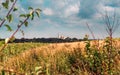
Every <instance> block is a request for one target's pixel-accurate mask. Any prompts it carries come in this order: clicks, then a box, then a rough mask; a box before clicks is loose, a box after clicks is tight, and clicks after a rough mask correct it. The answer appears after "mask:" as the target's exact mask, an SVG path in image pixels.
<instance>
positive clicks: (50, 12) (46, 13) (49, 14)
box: [43, 8, 54, 16]
mask: <svg viewBox="0 0 120 75" xmlns="http://www.w3.org/2000/svg"><path fill="white" fill-rule="evenodd" d="M43 14H44V15H47V16H52V15H53V14H54V12H53V10H52V9H51V8H45V9H44V10H43Z"/></svg>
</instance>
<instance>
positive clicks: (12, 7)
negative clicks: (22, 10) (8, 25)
mask: <svg viewBox="0 0 120 75" xmlns="http://www.w3.org/2000/svg"><path fill="white" fill-rule="evenodd" d="M16 2H17V0H15V1H14V3H13V4H12V6H11V8H10V10H9V11H8V13H7V15H6V17H7V16H9V15H10V13H11V12H12V10H13V9H14V6H15V4H16ZM5 21H6V20H5V19H3V21H2V22H1V23H0V27H1V26H2V25H3V24H4V23H5Z"/></svg>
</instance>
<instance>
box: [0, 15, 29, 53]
mask: <svg viewBox="0 0 120 75" xmlns="http://www.w3.org/2000/svg"><path fill="white" fill-rule="evenodd" d="M28 19H29V17H27V18H26V19H25V20H24V21H23V22H22V23H21V24H18V28H17V29H16V30H15V31H14V33H13V34H12V35H11V36H10V38H9V39H8V42H9V41H10V40H11V39H12V38H13V37H14V35H15V34H16V33H17V32H18V30H19V29H20V28H21V26H22V25H23V24H24V23H25V22H26V21H27V20H28ZM8 42H7V43H5V44H4V46H3V47H2V48H1V49H0V52H1V51H2V50H3V49H4V48H5V47H6V46H7V44H8Z"/></svg>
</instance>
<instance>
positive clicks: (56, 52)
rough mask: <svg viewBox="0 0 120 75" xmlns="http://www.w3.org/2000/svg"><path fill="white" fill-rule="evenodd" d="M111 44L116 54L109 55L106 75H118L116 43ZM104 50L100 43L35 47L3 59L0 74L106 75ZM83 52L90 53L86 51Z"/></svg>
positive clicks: (118, 43)
mask: <svg viewBox="0 0 120 75" xmlns="http://www.w3.org/2000/svg"><path fill="white" fill-rule="evenodd" d="M113 43H114V44H113V46H115V50H117V51H114V52H113V55H115V56H113V58H112V61H114V62H113V64H112V67H111V68H113V69H111V72H110V73H111V75H118V74H120V55H119V50H120V41H114V42H113ZM89 44H90V46H89ZM87 45H88V46H87ZM104 46H106V43H105V41H103V40H101V41H91V42H88V41H82V42H71V43H54V44H47V45H43V46H40V47H39V46H37V47H35V48H30V49H28V50H25V51H23V52H21V53H19V54H17V55H14V56H12V57H9V58H7V60H6V61H4V62H3V63H4V65H3V66H2V67H1V70H2V69H4V71H5V72H7V73H6V74H8V73H15V74H16V75H19V74H20V75H25V74H26V75H30V74H33V75H110V73H109V72H108V69H107V68H109V67H108V64H109V63H108V60H109V59H108V58H107V55H108V54H107V52H106V47H105V48H104ZM87 48H89V49H90V50H92V51H91V52H88V51H86V50H87ZM96 50H97V51H96ZM104 52H106V53H104ZM103 56H105V57H103ZM98 63H99V64H98ZM105 67H106V69H105ZM112 73H113V74H112Z"/></svg>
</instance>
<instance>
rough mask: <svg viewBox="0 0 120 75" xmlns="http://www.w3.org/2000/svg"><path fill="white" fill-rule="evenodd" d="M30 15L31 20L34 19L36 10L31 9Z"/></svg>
mask: <svg viewBox="0 0 120 75" xmlns="http://www.w3.org/2000/svg"><path fill="white" fill-rule="evenodd" d="M30 17H31V20H33V19H34V11H30Z"/></svg>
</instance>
